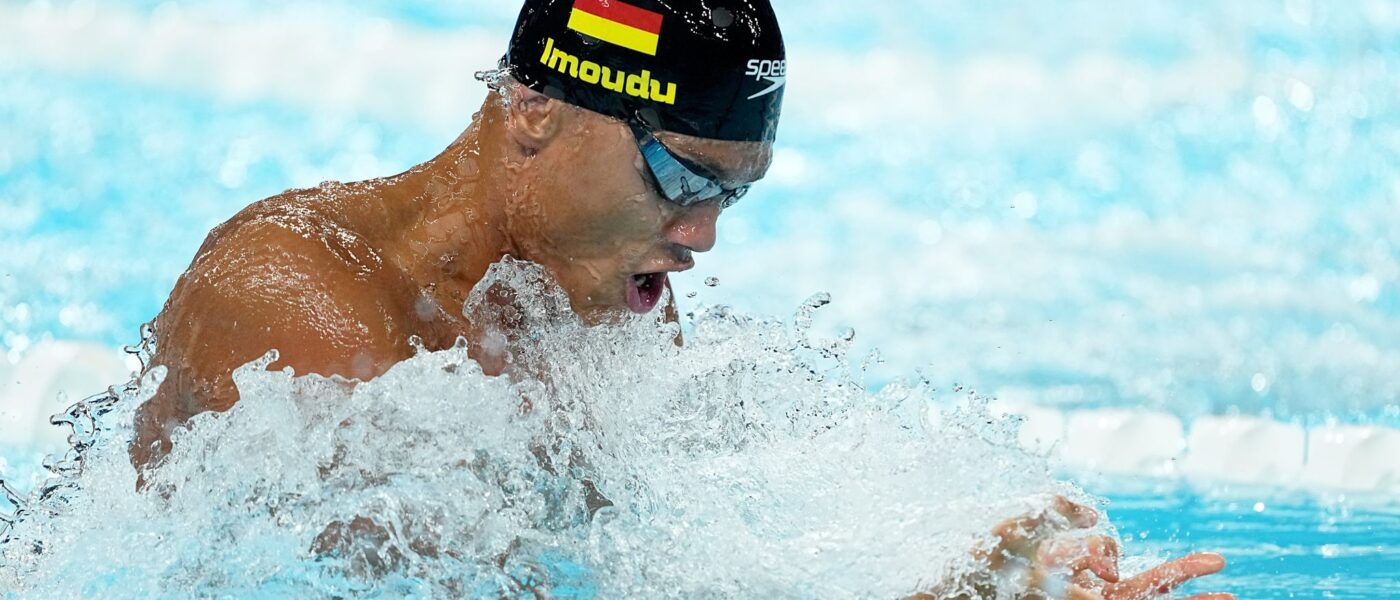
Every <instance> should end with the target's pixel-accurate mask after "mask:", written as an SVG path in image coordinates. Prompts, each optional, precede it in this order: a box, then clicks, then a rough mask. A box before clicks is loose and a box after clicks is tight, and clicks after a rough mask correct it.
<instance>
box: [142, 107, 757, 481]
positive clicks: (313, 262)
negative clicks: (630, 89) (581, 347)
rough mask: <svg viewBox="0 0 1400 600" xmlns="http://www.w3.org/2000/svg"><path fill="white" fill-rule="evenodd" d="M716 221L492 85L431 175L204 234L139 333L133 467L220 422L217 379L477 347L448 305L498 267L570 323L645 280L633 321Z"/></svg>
mask: <svg viewBox="0 0 1400 600" xmlns="http://www.w3.org/2000/svg"><path fill="white" fill-rule="evenodd" d="M507 100H508V101H507ZM658 137H659V138H660V139H661V141H662V142H663V143H665V144H666V145H667V146H668V147H669V148H670V149H671V150H672V151H673V152H675V153H676V154H678V155H681V156H684V157H686V158H689V159H691V160H693V161H695V162H698V163H701V164H704V165H706V166H707V167H709V168H711V169H712V170H713V171H714V172H716V173H718V174H720V175H721V176H722V177H723V178H724V179H725V180H727V182H728V183H731V184H734V185H737V184H744V183H750V182H753V181H756V180H758V179H760V178H761V177H762V176H763V174H764V172H765V171H766V170H767V168H768V165H769V163H770V161H771V154H772V153H771V146H770V145H768V144H758V143H741V142H725V141H717V140H706V139H701V138H693V137H686V136H679V135H675V134H670V133H666V132H660V133H658ZM719 213H720V207H719V202H718V201H717V200H716V201H710V202H703V203H700V204H696V205H692V206H690V207H681V206H679V205H676V204H673V203H671V202H668V201H666V200H664V199H663V198H662V197H661V196H660V195H659V194H658V193H657V192H656V190H655V189H654V187H653V186H652V184H651V182H650V179H649V178H648V177H647V175H646V171H645V170H644V163H643V162H642V158H641V155H640V153H639V152H638V151H637V148H636V142H635V140H634V138H633V136H632V133H631V132H630V130H629V129H628V128H627V127H626V126H625V125H624V124H622V123H620V122H618V121H615V120H613V119H609V118H607V117H603V116H601V115H597V114H595V113H591V112H588V111H584V110H581V109H578V108H575V107H572V106H569V105H567V104H563V103H560V102H557V101H553V100H550V99H548V98H545V97H544V96H541V95H539V94H535V93H534V92H531V91H530V90H528V89H525V88H523V87H520V86H518V85H514V84H510V83H507V84H506V85H505V86H504V87H503V88H501V90H500V91H493V92H492V93H491V95H490V96H489V97H488V98H487V100H486V103H485V105H484V106H483V108H482V110H481V112H480V113H478V115H477V118H476V119H475V120H474V122H473V124H472V126H471V127H470V128H469V129H468V130H467V131H466V132H464V133H463V134H462V136H461V137H459V138H458V139H457V140H456V141H455V142H453V144H452V145H451V146H450V147H448V148H447V150H446V151H444V152H443V153H442V154H441V155H439V156H438V157H436V158H434V159H433V160H431V161H429V162H427V163H424V164H423V165H420V166H418V167H415V168H414V169H412V170H410V171H408V172H406V173H403V174H400V175H397V176H394V177H388V178H384V179H377V180H371V181H365V182H359V183H352V184H326V185H322V186H321V187H318V188H313V189H306V190H294V191H290V192H287V193H284V194H281V195H279V196H276V197H273V198H269V199H266V200H263V201H261V202H258V203H256V204H253V205H252V206H249V207H248V208H246V209H244V210H243V211H242V212H240V213H238V214H237V215H236V216H234V217H233V218H232V219H230V220H229V221H228V222H226V223H224V224H222V225H220V226H218V227H216V228H215V229H214V230H213V231H212V232H210V234H209V236H208V238H207V239H206V240H205V242H204V244H203V246H202V247H201V248H200V249H199V251H198V253H197V254H196V256H195V259H194V262H193V263H192V264H191V265H190V267H189V269H188V270H187V271H186V272H185V273H184V275H182V276H181V278H180V279H179V281H178V282H177V283H176V286H175V289H174V291H173V292H172V293H171V295H170V299H169V300H168V301H167V302H166V305H165V307H164V309H163V310H162V311H161V313H160V315H159V316H158V317H157V319H156V322H155V326H156V332H157V335H158V344H157V353H156V355H155V357H154V359H153V361H152V364H154V365H163V366H165V367H166V368H167V369H168V373H167V376H166V380H165V382H164V384H163V385H162V386H161V388H160V390H159V391H158V392H157V394H156V395H155V397H154V398H152V399H151V400H150V401H149V402H147V403H146V404H145V405H143V406H142V407H141V409H140V410H139V412H138V414H137V418H136V429H137V433H136V440H135V443H134V444H133V445H132V448H131V458H132V463H133V464H134V465H136V466H137V468H138V470H139V469H143V468H146V467H147V466H150V465H153V464H154V463H155V462H157V461H158V460H159V459H160V458H161V457H162V456H164V455H165V454H166V453H167V452H168V451H169V445H170V441H169V440H170V433H171V432H172V431H173V430H174V429H175V428H178V427H181V426H182V425H183V424H184V423H185V422H187V421H188V419H189V418H190V417H192V416H194V415H196V414H200V413H203V412H206V411H226V410H228V409H229V408H231V407H232V406H233V405H234V404H235V403H236V402H237V401H238V391H237V389H236V388H235V387H234V385H233V381H232V379H231V377H230V375H231V373H232V372H233V370H234V369H235V368H237V367H239V366H241V365H243V364H245V363H247V362H249V361H251V360H254V359H256V358H258V357H260V356H262V355H263V354H265V353H266V352H267V351H268V350H269V349H273V348H276V349H277V350H278V351H279V360H278V361H277V362H276V363H274V364H273V365H272V366H271V368H273V369H280V368H283V367H291V368H293V369H294V370H295V371H296V372H297V373H298V374H307V373H316V374H319V375H326V376H330V375H340V376H343V377H347V378H352V379H359V380H368V379H372V378H374V377H376V376H378V375H380V374H382V373H384V372H385V371H386V370H388V369H389V367H391V366H393V365H394V364H396V363H398V362H400V361H402V360H405V359H407V358H409V357H410V356H411V354H412V353H413V348H412V346H411V345H410V343H409V339H410V337H411V336H417V337H418V338H420V339H421V340H422V341H423V343H424V345H425V346H426V347H427V348H429V349H433V350H438V349H444V348H447V347H450V346H451V345H452V344H453V343H454V342H455V341H456V340H457V338H458V337H466V338H467V339H468V340H477V339H479V338H480V335H479V331H480V329H482V328H483V327H487V326H489V324H480V323H475V324H474V323H471V322H468V320H467V319H466V318H464V317H463V316H462V306H463V303H464V302H465V300H466V299H467V295H468V293H469V292H470V291H471V289H472V287H473V286H475V285H476V283H477V282H478V281H480V280H481V278H482V277H483V276H484V275H485V273H486V270H487V269H488V268H489V267H490V266H491V265H492V264H493V263H495V262H498V261H499V260H500V259H501V258H503V257H505V256H513V257H516V258H519V259H523V260H528V261H532V262H536V263H539V264H541V265H543V266H545V267H546V268H548V269H549V271H550V272H551V274H552V275H553V276H554V278H555V279H556V280H557V281H558V282H559V284H560V286H561V287H562V288H563V289H564V291H565V292H566V293H567V294H568V296H569V299H570V302H571V304H572V306H573V308H574V310H575V311H576V312H577V313H578V314H579V315H580V316H581V317H582V318H583V319H584V320H585V321H587V322H593V323H597V322H603V321H607V320H608V319H610V318H615V316H616V315H619V314H623V313H626V312H627V311H629V310H631V311H633V312H636V311H638V310H639V309H640V310H650V309H651V308H652V307H653V306H654V305H655V298H656V297H657V296H659V291H660V287H657V286H665V285H666V280H665V279H664V278H661V277H660V276H659V275H658V276H655V277H652V278H648V279H646V281H649V282H651V283H653V284H654V285H650V284H649V287H656V289H655V290H652V291H653V292H655V293H654V294H651V295H650V300H651V302H650V303H649V305H648V306H642V307H638V306H636V305H635V303H636V300H635V298H637V292H636V286H637V283H636V282H635V281H636V280H635V279H634V277H635V276H638V275H643V274H665V273H668V272H677V271H684V270H687V269H690V268H692V267H693V266H694V259H693V256H692V255H693V254H694V253H696V252H705V251H708V250H710V249H711V248H712V247H713V246H714V243H715V228H716V221H717V219H718V217H719ZM629 286H632V289H631V293H632V297H633V298H634V301H633V303H632V305H631V306H629V302H628V296H629ZM666 308H667V310H670V309H671V307H666ZM481 346H482V345H481V344H473V346H472V347H473V348H478V347H481ZM473 357H474V358H475V359H476V360H478V362H480V363H481V364H482V366H483V368H484V369H485V370H486V371H487V372H488V373H490V374H499V373H500V372H501V370H502V368H503V361H502V360H501V357H499V356H491V355H489V354H483V353H480V352H478V353H475V354H474V356H473Z"/></svg>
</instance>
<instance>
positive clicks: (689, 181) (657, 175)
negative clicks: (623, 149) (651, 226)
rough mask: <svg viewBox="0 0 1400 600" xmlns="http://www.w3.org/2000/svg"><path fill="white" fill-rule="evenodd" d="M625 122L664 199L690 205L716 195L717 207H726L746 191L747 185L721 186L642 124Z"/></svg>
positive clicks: (731, 204)
mask: <svg viewBox="0 0 1400 600" xmlns="http://www.w3.org/2000/svg"><path fill="white" fill-rule="evenodd" d="M628 125H630V126H631V127H632V135H633V136H635V137H636V138H637V149H638V150H640V151H641V153H642V159H643V160H645V161H646V163H647V169H649V170H650V171H651V176H652V178H653V179H654V180H655V181H656V185H657V189H659V190H660V191H661V194H662V195H663V196H665V197H666V199H667V200H670V201H671V202H674V203H676V204H679V205H681V206H691V205H695V204H699V203H701V202H706V201H709V200H714V199H716V198H718V199H719V200H720V207H721V208H729V207H730V206H733V205H734V203H736V202H738V201H739V199H740V198H743V197H744V194H747V193H749V186H747V185H744V186H739V187H737V188H727V187H724V185H723V184H721V183H719V182H718V181H716V179H717V178H716V177H715V176H714V175H712V174H710V172H709V170H708V169H706V168H704V167H702V166H700V165H697V164H695V163H692V162H690V161H688V160H685V159H684V158H681V157H679V156H676V155H674V154H671V151H670V150H667V149H666V146H665V145H664V144H662V143H661V141H660V140H657V139H656V136H655V135H652V133H651V132H650V131H648V130H647V129H646V128H645V127H642V126H640V125H638V124H636V123H629V124H628Z"/></svg>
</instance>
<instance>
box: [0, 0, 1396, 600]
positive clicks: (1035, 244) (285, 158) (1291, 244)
mask: <svg viewBox="0 0 1400 600" xmlns="http://www.w3.org/2000/svg"><path fill="white" fill-rule="evenodd" d="M774 4H775V5H776V6H777V9H778V11H779V14H780V15H781V16H782V18H783V24H784V30H785V33H786V36H787V39H788V44H789V58H790V61H791V69H790V70H791V73H790V80H789V90H788V92H787V110H786V112H785V116H784V124H783V128H782V131H781V135H780V140H779V147H778V153H777V160H776V162H775V165H774V168H773V170H772V172H771V173H770V176H769V178H768V181H766V182H765V183H764V184H761V185H760V186H759V187H758V188H757V189H756V190H755V192H754V193H753V194H751V195H750V196H749V197H747V198H746V199H745V200H744V202H742V203H741V204H740V205H738V206H737V207H735V208H734V209H733V210H731V211H729V212H728V213H727V214H726V215H724V217H723V218H722V220H721V224H720V237H721V243H720V245H719V247H718V248H717V249H716V250H715V251H714V252H712V253H710V254H709V255H706V256H702V257H700V260H699V268H698V269H696V271H694V272H692V273H690V274H687V275H685V276H681V277H678V278H677V280H676V288H677V292H678V293H679V295H680V302H681V306H682V309H683V310H687V309H690V308H692V307H694V306H695V305H696V303H698V302H706V303H727V304H732V305H735V306H737V307H740V308H741V309H743V310H745V311H749V312H753V313H760V314H779V315H782V314H790V313H791V311H792V310H793V307H795V306H797V305H798V303H800V302H801V300H802V299H803V298H806V297H807V296H809V295H810V294H811V293H813V292H816V291H819V290H825V291H829V292H831V293H832V295H833V297H834V299H835V303H834V304H833V306H832V308H831V309H830V310H828V311H826V312H825V313H824V314H823V316H822V326H824V327H827V328H829V329H830V330H832V331H836V330H838V329H840V328H844V327H853V328H854V329H855V331H856V332H857V333H856V336H857V337H856V339H857V342H858V345H859V346H860V347H861V348H862V350H866V349H871V348H879V349H880V351H881V356H882V358H883V362H882V363H880V364H878V365H877V366H876V367H875V370H874V371H873V372H872V375H871V378H870V380H869V381H868V383H869V385H871V386H872V387H874V386H878V385H880V384H881V383H883V382H886V381H888V380H890V379H891V378H893V377H897V376H909V375H911V374H913V373H915V372H916V371H918V372H920V373H922V374H923V375H924V376H925V377H927V378H929V379H931V380H933V381H937V382H947V383H948V384H952V383H959V384H963V385H966V386H969V387H972V388H974V389H977V390H978V391H981V392H984V393H988V394H993V395H999V396H1003V397H1016V398H1027V399H1031V400H1033V401H1035V402H1036V403H1039V404H1047V405H1053V406H1057V407H1060V408H1064V409H1075V408H1088V407H1106V406H1109V407H1112V406H1134V407H1147V408H1152V409H1155V410H1160V411H1164V412H1167V413H1170V414H1173V415H1176V416H1178V417H1181V418H1183V419H1187V420H1189V419H1192V418H1196V417H1200V416H1206V415H1222V414H1247V415H1261V416H1266V417H1269V418H1273V419H1278V420H1282V421H1287V422H1293V423H1298V424H1301V425H1304V426H1312V425H1317V424H1326V423H1335V422H1344V423H1365V424H1379V425H1389V426H1400V377H1397V376H1396V374H1397V373H1400V171H1397V169H1396V167H1395V165H1396V164H1400V160H1398V159H1400V3H1396V2H1393V1H1390V0H1357V1H1355V2H1345V3H1336V2H1331V3H1329V2H1317V1H1307V0H1288V1H1276V0H1268V1H1266V0H1241V1H1234V2H1217V3H1184V2H1166V1H1144V2H1134V3H1131V4H1124V3H1115V2H1108V1H1105V0H1067V1H1063V2H1055V3H1046V2H1035V1H1032V0H1017V1H1010V2H998V3H979V2H952V1H928V0H917V1H916V0H907V1H906V0H899V1H889V2H880V3H845V2H841V3H837V2H829V3H828V2H820V3H817V2H797V1H796V0H792V1H783V0H775V2H774ZM517 9H518V7H517V6H516V5H515V4H514V3H511V2H484V1H465V0H450V1H435V2H428V1H418V0H414V1H394V2H390V1H388V0H371V1H358V2H348V1H345V2H309V1H296V2H286V1H280V2H262V1H253V0H244V1H227V0H223V1H220V2H213V1H206V2H152V1H146V0H107V1H104V2H100V3H99V2H14V1H0V247H3V248H4V251H3V252H0V353H3V359H0V365H3V364H5V363H6V362H8V363H10V364H14V363H16V362H18V361H19V360H20V359H21V358H22V357H23V356H24V355H25V353H26V352H27V351H28V350H30V349H31V348H33V347H35V345H36V344H39V343H40V342H42V341H44V340H46V339H61V340H82V341H92V342H97V343H100V344H104V345H108V346H113V347H115V346H117V345H120V344H124V343H131V342H134V341H135V339H136V337H137V336H136V331H137V326H138V325H139V324H140V323H143V322H145V321H147V320H149V319H150V318H151V317H152V316H154V315H155V314H156V312H158V310H159V309H160V306H161V303H162V302H163V301H164V299H165V296H166V294H167V293H168V292H169V290H170V288H171V286H172V285H173V283H174V280H175V278H176V277H177V276H178V275H179V274H180V272H181V271H182V270H183V268H184V267H185V266H186V265H187V264H188V262H189V260H190V259H191V258H192V255H193V252H194V250H195V249H196V248H197V247H198V245H199V243H200V242H201V241H202V239H203V236H204V235H205V233H206V232H207V231H208V229H209V228H210V227H212V226H213V225H215V224H217V223H219V222H221V221H222V220H224V219H226V218H227V217H229V216H230V215H232V214H233V213H234V212H236V211H237V210H238V209H239V208H241V207H243V206H244V205H246V204H247V203H249V202H252V201H254V200H257V199H259V198H262V197H265V196H268V195H271V194H273V193H276V192H279V191H281V190H284V189H287V188H289V187H306V186H312V185H315V184H317V183H319V182H320V181H323V180H327V179H337V180H354V179H361V178H369V177H375V176H382V175H386V174H391V173H395V172H398V171H401V170H403V169H406V168H408V167H410V166H412V165H414V164H416V163H418V162H421V161H423V160H425V159H427V158H429V157H431V156H432V155H433V154H435V153H436V152H437V151H438V150H440V149H441V148H443V147H444V146H445V145H446V144H447V143H448V142H449V141H451V140H452V139H453V138H455V137H456V136H457V135H458V133H460V131H461V130H462V129H463V128H465V126H466V125H467V123H468V122H469V121H470V118H471V115H472V113H473V112H474V110H475V109H476V108H477V107H478V106H479V104H480V100H481V98H482V97H483V96H484V93H485V90H484V89H483V88H482V87H481V86H480V84H478V83H477V82H475V81H473V80H472V78H471V74H472V72H473V71H476V70H478V69H482V68H487V67H490V66H492V65H493V64H494V61H495V59H496V58H497V57H498V56H499V54H500V52H501V50H502V49H503V48H504V45H505V41H506V38H507V36H508V35H509V30H510V27H511V25H512V23H513V22H514V18H515V15H516V12H517ZM706 277H716V278H718V279H719V281H720V285H719V286H718V287H709V286H706V285H705V284H704V283H703V281H704V279H705V278H706ZM692 292H694V293H696V294H697V297H695V298H690V297H688V295H689V294H690V293H692ZM93 391H96V390H93ZM53 408H54V409H55V411H56V410H57V409H58V408H60V406H59V405H58V404H57V402H55V403H54V406H53ZM26 450H31V449H26ZM19 454H20V453H19V452H18V451H16V453H15V455H19ZM11 460H12V462H29V461H21V460H19V459H15V458H12V459H11ZM1396 460H1400V458H1397V459H1396ZM1124 488H1132V489H1136V488H1134V486H1132V485H1126V486H1125V485H1123V482H1105V483H1103V484H1102V486H1100V490H1101V491H1105V492H1111V493H1110V496H1112V497H1115V498H1118V500H1119V502H1120V504H1121V506H1122V507H1123V508H1122V510H1121V511H1120V512H1118V513H1117V514H1115V515H1114V516H1115V520H1117V521H1118V523H1119V525H1120V527H1122V528H1123V531H1124V532H1125V533H1133V532H1146V533H1147V534H1148V535H1146V536H1145V537H1143V536H1137V535H1134V536H1133V538H1134V539H1136V540H1138V543H1144V544H1149V545H1151V544H1159V545H1157V546H1151V547H1152V548H1155V549H1161V550H1167V549H1176V548H1179V547H1182V546H1183V545H1184V544H1190V545H1193V546H1200V545H1211V544H1214V545H1223V546H1228V547H1230V548H1232V549H1235V550H1237V552H1238V553H1241V554H1243V556H1245V557H1246V558H1245V559H1244V560H1245V562H1246V564H1253V570H1250V568H1248V567H1247V568H1246V569H1245V570H1244V571H1243V572H1242V573H1241V574H1240V575H1239V579H1238V580H1237V581H1238V582H1239V583H1241V584H1242V585H1247V586H1254V587H1249V588H1246V589H1249V590H1250V591H1251V593H1248V594H1245V596H1244V597H1252V598H1253V597H1259V598H1262V597H1291V596H1292V595H1293V594H1295V593H1296V595H1297V597H1386V596H1388V595H1394V594H1400V588H1397V587H1395V586H1396V585H1397V584H1395V583H1394V581H1395V578H1396V576H1397V575H1400V566H1397V564H1400V558H1397V557H1400V554H1398V553H1397V552H1400V551H1397V548H1400V533H1397V526H1396V523H1397V521H1396V520H1395V519H1394V518H1392V517H1389V516H1387V515H1389V513H1387V512H1383V511H1381V512H1368V513H1365V514H1366V516H1364V517H1356V516H1355V514H1356V513H1355V510H1354V509H1352V508H1348V507H1346V506H1344V505H1336V504H1332V503H1318V502H1317V501H1316V499H1310V498H1304V499H1297V498H1293V499H1286V500H1285V501H1284V502H1283V504H1282V506H1293V507H1300V508H1295V509H1289V510H1284V509H1277V511H1276V512H1275V509H1272V508H1269V507H1272V506H1279V503H1277V502H1274V501H1272V499H1271V500H1270V501H1268V502H1264V505H1265V507H1266V508H1265V509H1261V510H1255V508H1256V507H1257V503H1256V502H1255V501H1254V500H1255V499H1256V497H1260V496H1261V495H1267V494H1266V493H1264V492H1253V491H1251V492H1247V493H1246V496H1248V497H1249V498H1250V500H1248V501H1241V500H1239V499H1238V498H1235V497H1233V496H1231V497H1224V496H1228V495H1222V494H1221V493H1220V490H1217V489H1207V490H1200V489H1186V488H1177V487H1172V488H1169V489H1165V490H1160V489H1159V490H1156V491H1154V492H1153V493H1147V494H1142V493H1139V492H1138V491H1133V492H1121V491H1119V490H1122V489H1124ZM1250 494H1253V495H1252V496H1250ZM1110 513H1111V514H1114V513H1113V511H1112V509H1111V510H1110ZM1251 519H1252V520H1251ZM1251 523H1252V524H1251ZM1357 523H1361V524H1363V525H1357V526H1355V527H1353V526H1351V525H1349V524H1357ZM1203 524H1204V525H1203ZM1206 525H1209V526H1210V527H1214V529H1211V528H1210V527H1207V526H1206ZM1203 528H1204V529H1203ZM1202 531H1204V533H1202ZM1294 534H1296V535H1294ZM1290 536H1291V537H1290ZM1203 538H1204V539H1203ZM1284 539H1293V541H1292V542H1285V541H1281V540H1284ZM1261 548H1262V549H1264V550H1261ZM1269 548H1273V549H1274V550H1268V549H1269ZM1329 548H1330V549H1329ZM1358 548H1359V549H1360V550H1358ZM1251 560H1254V561H1256V562H1254V563H1250V562H1249V561H1251ZM1281 573H1293V574H1294V576H1292V577H1293V578H1290V577H1287V576H1283V575H1280V574H1281ZM1319 582H1321V583H1319ZM1328 582H1330V583H1328ZM1387 582H1388V583H1387ZM1323 584H1325V585H1323ZM1293 585H1299V586H1304V587H1303V588H1302V589H1298V588H1294V589H1293V590H1292V591H1290V590H1289V588H1290V586H1293ZM1329 586H1330V587H1329ZM1386 586H1389V587H1386ZM1378 590H1379V592H1378ZM1378 593H1379V595H1377V594H1378Z"/></svg>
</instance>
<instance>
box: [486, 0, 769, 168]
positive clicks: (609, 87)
mask: <svg viewBox="0 0 1400 600" xmlns="http://www.w3.org/2000/svg"><path fill="white" fill-rule="evenodd" d="M504 62H505V64H506V67H507V68H508V69H509V70H510V73H511V75H512V76H513V77H514V78H515V79H516V81H519V82H520V83H522V84H524V85H525V86H527V87H529V88H530V89H532V90H535V91H537V92H540V93H542V94H545V95H546V96H549V97H551V98H555V99H557V100H562V101H564V102H567V103H569V104H572V105H574V106H578V107H581V108H586V109H588V110H591V111H594V112H597V113H601V114H604V115H608V116H612V117H617V118H619V119H624V120H639V121H640V122H641V123H643V124H645V125H646V126H648V127H650V128H652V129H657V130H663V131H670V132H674V133H679V134H684V135H690V136H696V137H702V138H711V139H719V140H729V141H746V142H757V141H771V140H773V138H774V136H775V135H776V134H777V129H778V115H779V113H780V112H781V110H782V103H783V89H784V87H785V85H786V83H787V55H786V52H785V50H784V48H783V36H782V32H781V31H780V30H779V29H778V19H777V16H775V15H774V14H773V8H772V6H770V5H769V4H768V0H706V1H705V2H703V6H702V2H699V1H697V0H626V1H625V2H624V1H623V0H527V1H526V2H525V8H524V9H523V10H521V12H520V21H519V22H518V23H517V24H516V26H515V35H514V36H513V37H512V38H511V42H510V49H509V50H508V52H507V54H506V57H505V59H504Z"/></svg>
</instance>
